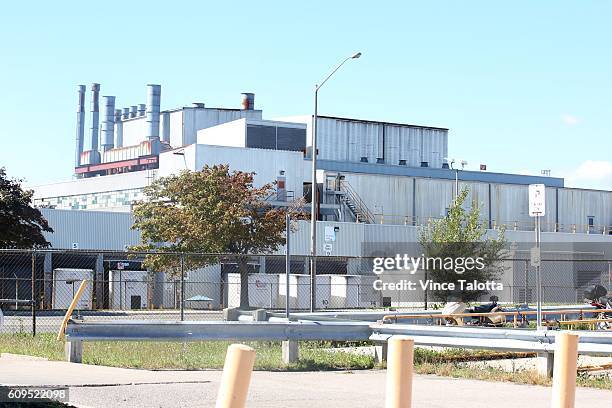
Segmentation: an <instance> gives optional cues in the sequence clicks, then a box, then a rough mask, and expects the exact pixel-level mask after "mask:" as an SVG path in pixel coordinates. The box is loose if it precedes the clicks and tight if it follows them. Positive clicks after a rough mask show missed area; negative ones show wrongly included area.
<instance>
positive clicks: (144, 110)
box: [138, 103, 147, 117]
mask: <svg viewBox="0 0 612 408" xmlns="http://www.w3.org/2000/svg"><path fill="white" fill-rule="evenodd" d="M146 114H147V105H145V104H144V103H139V104H138V117H144V116H145V115H146Z"/></svg>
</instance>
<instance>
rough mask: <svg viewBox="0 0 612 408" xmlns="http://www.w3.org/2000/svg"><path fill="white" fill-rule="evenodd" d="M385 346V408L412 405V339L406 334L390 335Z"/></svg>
mask: <svg viewBox="0 0 612 408" xmlns="http://www.w3.org/2000/svg"><path fill="white" fill-rule="evenodd" d="M388 344H389V345H388V348H387V389H386V394H387V395H386V400H385V407H386V408H410V407H411V406H412V372H413V364H414V340H413V339H411V338H409V337H407V336H392V337H391V338H389V340H388Z"/></svg>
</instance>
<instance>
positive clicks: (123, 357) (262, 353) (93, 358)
mask: <svg viewBox="0 0 612 408" xmlns="http://www.w3.org/2000/svg"><path fill="white" fill-rule="evenodd" d="M231 343H233V342H229V341H209V342H185V343H180V342H123V341H118V342H104V341H102V342H86V343H84V346H83V362H84V363H85V364H95V365H105V366H111V367H124V368H142V369H153V370H161V369H164V370H171V369H177V370H181V369H187V370H202V369H220V368H223V362H224V359H225V353H226V349H227V346H228V345H229V344H231ZM245 344H248V345H249V346H251V347H253V348H255V350H256V351H257V358H256V359H255V369H256V370H266V371H319V370H321V371H322V370H361V369H371V368H384V365H376V364H375V362H374V358H373V357H371V356H368V355H357V354H353V353H347V352H343V351H336V352H331V351H329V350H326V349H329V348H335V347H350V346H360V345H369V343H368V342H364V343H338V342H314V341H310V342H308V341H307V342H301V343H300V360H299V361H298V362H297V363H295V364H290V365H287V364H284V363H283V362H282V356H281V345H280V342H245ZM0 352H2V353H15V354H27V355H31V356H39V357H46V358H48V359H50V360H63V359H64V343H63V342H61V341H57V340H56V339H55V335H53V334H39V335H37V336H36V337H32V336H31V335H28V334H2V335H0ZM493 354H496V353H491V352H486V351H485V352H483V351H473V350H462V349H447V350H444V351H433V350H427V349H422V348H416V349H415V352H414V361H415V371H416V372H417V373H419V374H433V375H439V376H444V377H454V378H465V379H475V380H484V381H507V382H514V383H519V384H531V385H544V386H549V385H550V380H549V379H548V378H546V377H543V376H540V375H538V374H537V372H535V371H518V372H514V373H509V372H505V371H502V370H499V369H494V368H485V369H474V368H469V367H466V366H465V365H463V364H461V362H463V361H475V360H482V359H490V358H491V357H492V355H493ZM497 354H499V353H497ZM504 358H508V356H504ZM577 384H578V386H581V387H592V388H599V389H605V390H612V378H610V377H605V376H601V377H599V376H593V375H586V374H579V375H578V379H577Z"/></svg>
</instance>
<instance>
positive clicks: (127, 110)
mask: <svg viewBox="0 0 612 408" xmlns="http://www.w3.org/2000/svg"><path fill="white" fill-rule="evenodd" d="M129 117H130V108H123V115H121V118H122V119H123V120H126V119H129Z"/></svg>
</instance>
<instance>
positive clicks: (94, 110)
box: [91, 84, 100, 150]
mask: <svg viewBox="0 0 612 408" xmlns="http://www.w3.org/2000/svg"><path fill="white" fill-rule="evenodd" d="M99 96H100V84H91V150H98V125H99V121H100V108H99V105H98V103H99V100H98V98H99Z"/></svg>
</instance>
